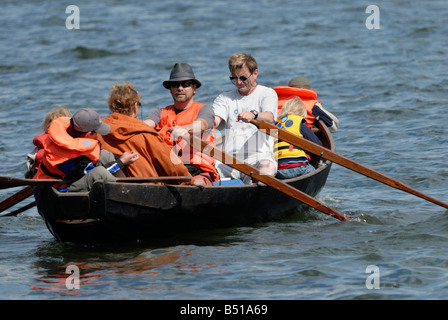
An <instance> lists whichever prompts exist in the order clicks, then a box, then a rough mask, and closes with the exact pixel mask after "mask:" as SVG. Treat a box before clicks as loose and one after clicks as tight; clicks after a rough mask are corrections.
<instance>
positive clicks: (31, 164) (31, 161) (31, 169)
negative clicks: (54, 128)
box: [25, 105, 72, 179]
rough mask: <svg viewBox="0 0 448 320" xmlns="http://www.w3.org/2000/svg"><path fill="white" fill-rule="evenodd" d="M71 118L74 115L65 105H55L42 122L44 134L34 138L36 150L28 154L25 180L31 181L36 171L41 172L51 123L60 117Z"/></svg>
mask: <svg viewBox="0 0 448 320" xmlns="http://www.w3.org/2000/svg"><path fill="white" fill-rule="evenodd" d="M64 116H65V117H71V116H72V113H71V112H70V110H69V109H68V108H67V107H66V106H63V105H54V108H53V109H51V110H50V111H49V112H48V113H47V114H46V115H45V118H44V120H43V122H42V126H41V128H42V131H43V133H42V134H39V135H37V136H35V137H34V139H33V144H34V145H35V148H34V149H33V151H32V152H31V153H28V154H27V155H26V156H27V162H26V167H27V170H26V172H25V178H27V179H31V178H32V177H33V176H34V175H35V174H36V171H37V170H39V166H40V163H41V162H42V158H43V156H44V146H43V143H44V140H45V139H46V138H47V137H48V128H49V127H50V124H51V122H52V121H53V120H54V119H56V118H59V117H64Z"/></svg>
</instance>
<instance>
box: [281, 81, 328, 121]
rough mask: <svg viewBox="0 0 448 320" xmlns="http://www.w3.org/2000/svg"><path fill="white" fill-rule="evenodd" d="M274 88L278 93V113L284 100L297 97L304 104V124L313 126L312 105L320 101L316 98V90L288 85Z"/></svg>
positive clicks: (314, 119)
mask: <svg viewBox="0 0 448 320" xmlns="http://www.w3.org/2000/svg"><path fill="white" fill-rule="evenodd" d="M274 90H275V92H277V95H278V113H280V110H281V108H282V106H283V104H284V103H285V102H286V101H288V100H290V99H293V98H297V97H299V98H300V99H301V100H302V102H303V104H304V105H305V106H306V113H307V115H306V119H305V120H306V125H307V126H308V127H310V128H312V127H313V123H314V122H315V121H316V117H315V116H314V115H313V107H314V106H315V105H316V103H320V101H319V100H316V98H317V93H316V91H314V90H312V89H304V88H293V87H288V86H286V87H285V86H280V87H274ZM278 113H277V114H278Z"/></svg>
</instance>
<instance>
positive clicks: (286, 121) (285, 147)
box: [274, 115, 308, 162]
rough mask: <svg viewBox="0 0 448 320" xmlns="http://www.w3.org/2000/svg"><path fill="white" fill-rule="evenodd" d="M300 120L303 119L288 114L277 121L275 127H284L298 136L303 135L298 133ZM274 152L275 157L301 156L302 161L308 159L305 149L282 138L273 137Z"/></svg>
mask: <svg viewBox="0 0 448 320" xmlns="http://www.w3.org/2000/svg"><path fill="white" fill-rule="evenodd" d="M302 121H304V119H303V118H302V117H300V116H296V115H288V116H284V117H283V118H282V119H280V120H279V121H278V122H277V127H279V128H282V129H285V130H287V131H289V132H291V133H293V134H295V135H298V136H299V137H303V135H302V134H301V133H300V124H301V123H302ZM274 152H275V158H276V159H282V158H302V157H303V162H306V161H308V158H307V157H306V153H305V151H303V150H302V149H300V148H298V147H296V146H294V145H292V144H289V143H288V142H285V141H282V140H278V139H275V147H274Z"/></svg>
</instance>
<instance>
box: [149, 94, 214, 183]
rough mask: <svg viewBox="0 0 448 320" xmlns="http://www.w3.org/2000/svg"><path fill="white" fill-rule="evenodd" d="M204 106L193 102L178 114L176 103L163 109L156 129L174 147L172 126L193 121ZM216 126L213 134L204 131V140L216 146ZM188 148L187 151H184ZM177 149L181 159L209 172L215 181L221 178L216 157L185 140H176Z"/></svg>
mask: <svg viewBox="0 0 448 320" xmlns="http://www.w3.org/2000/svg"><path fill="white" fill-rule="evenodd" d="M202 106H204V104H203V103H199V102H193V104H192V105H191V106H189V107H188V108H187V109H185V110H184V111H181V112H179V113H177V114H176V112H175V110H174V105H171V106H168V107H166V108H163V109H161V114H160V121H159V124H158V125H157V126H156V130H157V131H158V132H159V134H160V135H161V136H162V137H163V139H164V140H165V142H166V143H168V145H170V146H171V147H174V145H175V141H173V140H172V137H171V132H169V131H168V129H169V128H170V127H174V126H184V125H187V124H190V123H193V121H195V120H196V119H197V117H198V114H199V109H201V107H202ZM214 130H215V128H213V130H212V134H207V133H203V134H202V140H204V141H206V142H207V143H208V144H210V145H213V146H215V131H214ZM182 150H186V151H187V152H185V151H184V152H182ZM176 151H177V153H178V154H179V157H180V159H181V160H182V161H183V162H184V163H186V164H188V163H189V164H192V165H194V166H195V167H197V168H199V169H201V170H202V171H204V172H209V173H210V175H211V176H212V179H213V181H218V180H219V174H218V172H217V171H216V168H215V166H214V164H215V159H214V158H212V157H210V156H208V155H206V154H204V153H202V152H200V151H198V150H196V149H194V148H191V147H188V143H187V142H186V141H185V140H181V141H180V142H176Z"/></svg>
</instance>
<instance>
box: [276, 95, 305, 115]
mask: <svg viewBox="0 0 448 320" xmlns="http://www.w3.org/2000/svg"><path fill="white" fill-rule="evenodd" d="M289 115H296V116H300V117H302V118H305V117H306V106H305V105H304V104H303V102H302V100H301V99H300V98H293V99H290V100H288V101H286V102H285V103H284V104H283V106H282V109H281V110H280V112H279V114H278V118H279V119H281V118H283V117H284V116H289Z"/></svg>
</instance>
